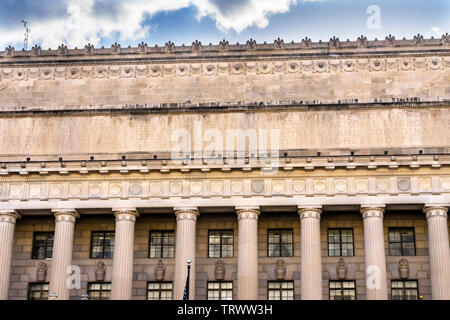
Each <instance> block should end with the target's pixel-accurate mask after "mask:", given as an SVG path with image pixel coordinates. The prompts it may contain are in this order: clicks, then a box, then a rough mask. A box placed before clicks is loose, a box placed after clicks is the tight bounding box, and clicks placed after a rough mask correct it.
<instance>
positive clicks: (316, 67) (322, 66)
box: [314, 61, 328, 73]
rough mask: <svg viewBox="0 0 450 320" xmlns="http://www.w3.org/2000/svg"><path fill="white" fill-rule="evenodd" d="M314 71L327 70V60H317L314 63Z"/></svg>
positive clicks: (321, 71)
mask: <svg viewBox="0 0 450 320" xmlns="http://www.w3.org/2000/svg"><path fill="white" fill-rule="evenodd" d="M314 71H315V72H318V73H323V72H328V62H327V61H317V62H316V63H315V64H314Z"/></svg>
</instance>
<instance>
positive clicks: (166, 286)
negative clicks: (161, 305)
mask: <svg viewBox="0 0 450 320" xmlns="http://www.w3.org/2000/svg"><path fill="white" fill-rule="evenodd" d="M147 300H172V282H149V283H148V284H147Z"/></svg>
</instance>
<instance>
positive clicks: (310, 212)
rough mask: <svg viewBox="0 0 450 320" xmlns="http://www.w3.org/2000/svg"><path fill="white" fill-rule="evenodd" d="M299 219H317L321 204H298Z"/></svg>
mask: <svg viewBox="0 0 450 320" xmlns="http://www.w3.org/2000/svg"><path fill="white" fill-rule="evenodd" d="M297 210H298V214H299V216H300V220H302V219H304V218H314V219H319V220H320V216H321V215H322V206H298V208H297Z"/></svg>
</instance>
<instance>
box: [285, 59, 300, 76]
mask: <svg viewBox="0 0 450 320" xmlns="http://www.w3.org/2000/svg"><path fill="white" fill-rule="evenodd" d="M287 72H288V73H298V72H300V65H299V64H298V63H297V62H294V61H292V62H288V63H287Z"/></svg>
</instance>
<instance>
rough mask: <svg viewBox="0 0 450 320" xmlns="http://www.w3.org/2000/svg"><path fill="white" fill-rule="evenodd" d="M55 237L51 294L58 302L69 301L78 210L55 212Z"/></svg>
mask: <svg viewBox="0 0 450 320" xmlns="http://www.w3.org/2000/svg"><path fill="white" fill-rule="evenodd" d="M53 214H54V215H55V237H54V242H53V256H52V267H51V274H50V288H49V293H50V294H52V293H56V296H57V297H56V299H57V300H69V285H68V279H69V274H68V273H67V271H68V268H69V266H70V265H72V249H73V233H74V229H75V221H76V219H77V218H78V217H79V215H78V213H77V212H76V210H73V209H64V210H53Z"/></svg>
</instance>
